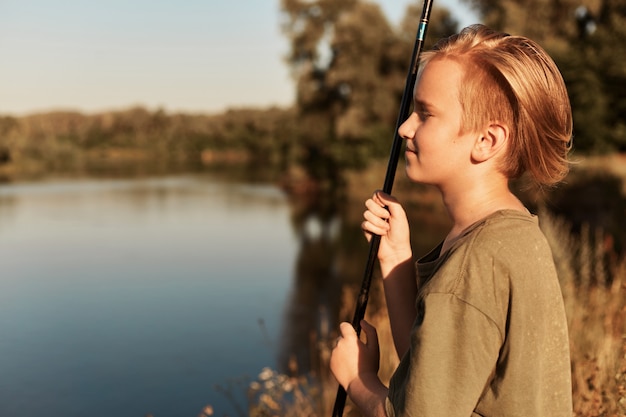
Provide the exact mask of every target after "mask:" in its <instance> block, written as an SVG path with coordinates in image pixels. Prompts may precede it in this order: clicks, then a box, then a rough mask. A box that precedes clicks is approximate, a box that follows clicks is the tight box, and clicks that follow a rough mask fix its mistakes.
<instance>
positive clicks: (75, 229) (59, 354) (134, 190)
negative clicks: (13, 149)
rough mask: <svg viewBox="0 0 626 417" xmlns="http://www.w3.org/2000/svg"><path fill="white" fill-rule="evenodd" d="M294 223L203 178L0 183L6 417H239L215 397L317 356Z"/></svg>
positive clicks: (0, 389)
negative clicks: (309, 335) (209, 415)
mask: <svg viewBox="0 0 626 417" xmlns="http://www.w3.org/2000/svg"><path fill="white" fill-rule="evenodd" d="M292 217H293V213H292V212H291V209H290V205H289V203H288V201H287V200H286V197H285V196H284V195H283V193H282V192H281V191H280V190H279V189H277V188H275V187H273V186H267V185H247V184H237V183H225V182H221V181H218V180H215V179H213V178H211V177H210V176H206V175H205V176H202V175H180V176H171V177H161V178H149V179H133V180H47V181H39V182H32V183H17V184H3V185H0V264H1V265H2V273H1V275H0V277H1V278H0V280H1V288H2V290H1V292H0V375H1V377H0V415H2V416H11V417H31V416H39V415H51V416H64V417H70V416H117V417H123V416H129V417H130V416H145V415H147V414H151V415H153V416H155V417H166V416H197V415H198V414H199V413H200V411H201V410H202V409H203V408H204V406H206V405H207V404H211V405H212V406H213V407H214V409H215V414H216V415H224V414H230V415H233V414H234V411H233V407H232V405H231V404H230V403H229V401H228V399H227V398H226V397H225V395H224V394H223V393H220V392H218V391H217V390H215V388H214V387H215V385H216V384H220V385H222V386H229V384H231V383H232V382H233V381H236V380H238V379H245V378H247V377H248V378H255V377H256V375H257V374H258V373H259V372H260V371H261V370H262V368H263V367H266V366H269V367H272V368H281V367H282V365H281V363H282V361H284V358H285V356H287V355H289V353H290V352H291V351H297V350H298V346H302V344H304V345H306V344H307V343H308V341H306V340H305V341H300V340H299V336H298V335H293V332H292V331H291V330H290V329H293V328H298V327H301V326H298V324H297V323H295V324H294V323H293V322H290V320H292V319H293V317H294V314H293V309H294V305H295V304H298V305H300V306H301V304H300V301H299V300H300V298H301V297H302V283H299V284H296V283H295V281H296V279H295V278H294V277H296V273H295V271H296V269H297V262H298V260H297V259H298V254H299V253H300V251H301V241H302V237H301V236H300V232H296V230H295V229H294V224H293V218H292ZM309 226H311V225H309ZM314 226H315V225H313V227H312V229H315V227H314ZM309 228H310V229H311V227H309ZM297 286H300V289H298V288H296V287H297ZM305 288H306V286H305ZM331 298H332V297H331ZM314 301H315V302H318V301H319V300H317V299H315V300H314ZM330 301H332V300H326V302H330ZM322 302H324V301H323V300H322ZM305 304H306V303H305ZM312 310H313V311H308V312H306V311H305V312H304V313H302V312H300V313H298V314H301V315H302V314H305V315H307V316H309V319H308V320H309V322H316V321H318V317H317V315H318V314H319V311H318V310H316V309H312ZM290 311H291V313H290ZM296 316H297V315H296ZM290 317H291V319H290ZM307 326H308V325H307ZM296 353H297V352H296ZM234 395H235V397H236V398H243V395H242V393H241V392H239V393H238V392H234ZM243 406H244V407H245V404H243Z"/></svg>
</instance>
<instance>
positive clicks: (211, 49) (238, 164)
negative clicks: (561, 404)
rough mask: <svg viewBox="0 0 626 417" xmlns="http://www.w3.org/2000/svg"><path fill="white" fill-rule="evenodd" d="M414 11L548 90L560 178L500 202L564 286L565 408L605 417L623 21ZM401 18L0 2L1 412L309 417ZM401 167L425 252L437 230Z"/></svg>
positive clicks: (356, 2)
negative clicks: (496, 51)
mask: <svg viewBox="0 0 626 417" xmlns="http://www.w3.org/2000/svg"><path fill="white" fill-rule="evenodd" d="M434 4H435V9H434V11H433V13H432V16H431V22H430V25H429V28H428V37H427V47H428V46H430V45H432V44H433V43H434V42H435V41H436V40H437V39H439V38H440V37H443V36H447V35H450V34H452V33H455V32H457V31H458V30H460V29H461V28H462V27H464V26H467V25H469V24H472V23H479V22H482V23H485V24H487V25H489V26H491V27H493V28H496V29H500V30H504V31H507V32H509V33H512V34H521V35H525V36H529V37H531V38H533V39H535V40H536V41H538V42H539V43H540V44H541V45H542V46H543V47H544V48H545V49H546V50H547V51H548V52H549V53H550V54H551V56H552V57H553V58H554V59H555V61H556V62H557V65H558V66H559V68H560V69H561V71H562V73H563V76H564V79H565V82H566V84H567V87H568V91H569V94H570V100H571V102H572V108H573V112H574V148H573V154H572V156H573V159H574V160H575V161H576V164H575V165H574V166H573V169H572V172H571V174H570V176H569V177H568V178H567V180H566V181H565V183H564V184H563V185H562V186H560V187H559V188H557V189H555V190H532V189H528V188H526V187H524V186H523V185H524V184H514V185H513V186H514V187H515V191H516V192H517V193H518V195H519V196H520V198H522V199H523V200H524V202H525V203H526V204H527V205H528V206H529V207H530V208H531V209H532V210H533V211H535V212H538V213H541V215H542V219H545V221H544V222H543V223H542V224H543V227H544V231H545V233H546V235H548V238H549V239H550V241H551V244H552V246H553V251H554V254H555V260H556V261H557V266H558V267H559V271H560V276H561V280H562V287H563V292H564V296H565V298H566V305H567V306H568V319H569V321H570V336H571V340H572V370H573V380H574V387H573V389H574V394H575V395H574V398H575V404H574V406H575V411H576V415H579V416H583V415H585V416H586V415H623V414H619V413H625V414H626V398H625V395H626V394H625V392H624V388H623V387H624V386H625V385H626V376H625V375H626V359H625V356H624V355H625V354H626V351H625V349H626V344H624V341H625V340H626V333H625V330H624V319H623V317H624V316H625V315H626V310H625V308H626V307H625V306H626V296H625V292H626V291H625V287H624V285H625V283H626V264H625V261H624V245H625V244H626V225H625V221H624V218H625V216H626V197H625V195H626V185H625V184H624V178H625V177H626V117H625V115H626V2H624V1H623V0H587V1H584V0H561V1H556V0H531V1H522V0H519V1H518V0H512V1H508V2H500V1H493V0H440V1H437V0H435V3H434ZM421 7H422V3H421V2H413V1H406V0H381V1H365V0H280V1H278V0H274V1H267V0H237V1H219V0H214V1H200V0H181V1H177V2H173V1H164V0H157V1H150V2H148V1H145V0H137V1H133V2H128V1H126V2H123V1H119V0H111V1H108V2H96V1H91V0H88V1H74V0H60V1H56V2H48V1H44V0H27V1H17V0H3V1H1V2H0V56H1V63H0V265H2V267H3V270H2V272H1V273H0V285H1V290H0V335H1V336H0V375H2V377H0V415H3V416H4V415H6V416H15V417H20V416H35V415H41V414H44V413H45V414H48V415H54V416H79V415H80V416H83V415H93V416H111V415H115V416H144V415H153V416H183V415H199V414H200V415H211V414H214V415H269V414H270V413H271V414H272V415H276V414H280V415H301V414H307V415H324V414H328V408H329V407H330V406H332V401H333V400H334V390H335V389H336V384H335V383H334V381H333V380H332V377H330V376H329V375H328V369H327V363H326V361H327V359H328V343H329V341H331V340H333V339H334V337H336V335H335V332H336V327H337V323H338V322H339V321H340V320H346V319H348V320H349V319H350V318H351V315H352V309H353V306H354V296H355V295H356V292H357V289H358V287H359V285H360V280H361V274H362V273H363V268H364V266H365V261H366V256H367V244H366V242H365V241H364V239H363V237H362V235H361V232H360V228H359V224H360V218H361V213H362V204H363V201H364V200H365V199H366V198H367V196H369V195H370V193H371V192H372V191H373V190H374V189H377V188H380V187H381V186H382V181H383V179H384V173H385V167H386V162H387V155H388V151H389V147H390V145H391V140H392V138H393V130H394V125H395V122H396V117H397V112H398V108H399V103H400V98H401V96H402V92H403V89H404V83H405V77H406V72H407V67H408V63H409V62H408V61H409V58H410V52H411V49H412V46H413V42H414V39H415V32H416V29H417V24H418V21H419V16H420V14H421ZM399 170H400V172H399V175H398V176H397V177H396V178H397V179H396V185H395V187H394V190H395V191H394V192H395V193H396V194H397V195H398V197H399V198H401V200H402V201H403V202H404V203H405V206H406V207H407V208H408V209H409V212H410V216H411V219H410V220H411V224H412V227H413V230H414V231H416V232H415V233H414V236H413V239H414V242H413V243H414V252H415V253H416V254H420V253H425V252H426V251H428V250H429V249H430V248H431V247H432V246H434V245H435V244H436V243H437V242H438V241H439V240H440V239H441V238H442V237H443V236H445V233H446V228H447V227H448V225H449V224H448V220H447V218H446V215H445V212H444V211H443V208H442V205H441V202H440V200H439V197H438V195H437V193H436V192H435V191H434V190H432V189H430V188H428V187H423V186H418V185H415V184H409V183H408V182H407V181H406V179H404V177H403V175H402V170H403V166H402V163H401V164H400V168H399ZM383 307H384V302H383V301H382V299H381V297H380V289H379V288H378V287H376V286H375V288H374V289H373V297H372V301H371V302H370V307H369V309H370V310H369V313H368V314H370V315H372V320H373V321H375V322H376V321H378V322H379V329H382V333H383V334H384V326H386V321H385V317H384V308H383ZM383 353H384V352H383ZM393 366H394V360H393V359H389V361H388V363H384V364H383V370H382V371H381V372H382V373H383V374H384V375H387V376H388V374H389V373H390V371H391V370H392V369H393ZM347 411H348V413H350V412H352V411H351V410H350V405H348V410H347Z"/></svg>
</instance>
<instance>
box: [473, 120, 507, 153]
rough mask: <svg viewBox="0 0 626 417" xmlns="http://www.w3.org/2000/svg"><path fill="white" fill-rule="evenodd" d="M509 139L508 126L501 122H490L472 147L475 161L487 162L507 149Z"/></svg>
mask: <svg viewBox="0 0 626 417" xmlns="http://www.w3.org/2000/svg"><path fill="white" fill-rule="evenodd" d="M508 141H509V128H508V126H506V125H504V124H502V123H499V122H492V123H490V124H489V125H488V126H487V127H486V128H485V129H484V130H483V131H482V132H479V135H478V136H477V137H476V142H475V143H474V147H473V148H472V160H474V161H475V162H485V161H487V160H489V159H491V158H493V157H494V156H495V155H497V154H498V153H500V152H502V151H504V150H505V149H506V145H507V143H508Z"/></svg>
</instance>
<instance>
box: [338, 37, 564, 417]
mask: <svg viewBox="0 0 626 417" xmlns="http://www.w3.org/2000/svg"><path fill="white" fill-rule="evenodd" d="M399 133H400V135H401V136H402V137H403V138H405V139H406V140H407V144H406V152H405V157H406V173H407V176H408V177H409V179H411V180H412V181H416V182H421V183H426V184H432V185H434V186H436V187H437V188H438V189H439V190H440V192H441V195H442V198H443V202H444V205H445V207H446V210H447V212H448V214H449V215H450V218H451V220H452V224H453V226H452V228H451V230H450V232H449V233H448V235H447V236H446V238H445V239H444V240H443V241H442V242H441V243H440V244H439V245H438V246H437V247H436V248H435V249H433V250H432V251H431V252H430V253H429V254H427V255H426V256H424V257H422V258H421V259H419V260H418V261H417V263H416V264H415V263H414V262H413V260H412V257H413V254H412V251H411V247H410V241H409V225H408V221H407V218H406V214H405V212H404V210H403V208H402V206H401V205H400V204H399V203H398V201H397V200H396V199H395V198H393V197H391V196H389V195H386V194H384V193H382V192H376V193H375V194H374V196H373V197H372V198H370V199H369V200H367V202H366V207H367V210H366V212H365V213H364V218H365V221H364V222H363V224H362V228H363V230H364V231H365V233H366V235H367V236H368V237H369V236H371V234H378V235H380V236H381V244H380V249H379V252H378V259H379V262H380V267H381V272H382V275H383V279H384V281H383V282H384V289H385V297H386V299H387V306H388V310H389V319H390V323H391V330H392V334H393V338H394V345H395V348H396V352H397V353H398V355H399V357H400V358H401V361H400V364H399V366H398V368H397V369H396V371H395V373H394V375H393V377H392V379H391V381H390V385H389V388H387V387H385V386H384V385H383V384H382V382H381V381H380V379H379V378H378V376H377V372H378V360H379V350H378V340H377V336H376V330H375V329H374V328H373V327H372V326H371V325H370V324H368V323H367V322H366V321H363V323H362V328H363V330H364V332H365V336H366V341H365V342H362V341H360V340H359V339H358V338H357V337H356V334H355V332H354V329H353V328H352V326H351V325H350V324H348V323H342V324H341V326H340V332H341V337H340V338H339V340H338V343H337V346H336V348H335V349H334V350H333V353H332V356H331V370H332V372H333V374H334V375H335V377H336V379H337V380H338V382H339V383H340V384H341V385H342V386H343V387H344V388H345V389H346V391H347V393H348V395H349V396H350V398H351V399H352V400H353V402H354V403H355V404H356V405H357V406H358V407H359V408H360V409H361V411H362V412H363V413H364V415H372V416H390V417H392V416H397V417H400V416H445V417H454V416H465V417H469V416H524V417H530V416H567V417H570V416H571V415H572V399H571V379H570V361H569V343H568V335H567V321H566V317H565V311H564V307H563V300H562V295H561V292H560V287H559V282H558V279H557V276H556V271H555V267H554V263H553V260H552V255H551V251H550V248H549V246H548V244H547V242H546V240H545V237H544V236H543V234H542V233H541V231H540V229H539V227H538V223H537V218H536V217H535V216H533V215H532V214H530V213H529V212H528V210H527V209H526V208H525V207H524V205H523V204H522V203H521V202H520V201H519V200H518V199H517V198H516V197H515V195H513V194H512V193H511V191H510V190H509V186H508V185H509V180H511V179H513V178H517V177H519V176H520V175H522V174H524V173H527V174H528V175H529V176H530V178H531V179H533V180H534V181H535V182H536V183H537V184H539V185H552V184H555V183H557V182H558V181H560V180H561V179H562V178H563V177H564V176H565V175H566V174H567V171H568V162H567V154H568V152H569V149H570V145H571V134H572V116H571V109H570V104H569V99H568V96H567V92H566V89H565V85H564V82H563V79H562V77H561V74H560V73H559V71H558V69H557V67H556V65H555V64H554V62H553V61H552V59H550V57H549V56H548V55H547V54H546V53H545V51H544V50H543V49H542V48H541V47H540V46H539V45H537V44H536V43H534V42H533V41H531V40H529V39H527V38H524V37H519V36H509V35H507V34H504V33H500V32H495V31H492V30H490V29H488V28H486V27H485V26H482V25H474V26H470V27H468V28H466V29H464V30H463V31H461V32H460V33H459V34H458V35H454V36H452V37H450V38H447V39H443V40H442V41H440V42H439V43H438V44H437V45H436V46H435V48H434V50H433V51H430V52H427V53H424V54H423V56H422V66H421V70H420V74H419V77H418V81H417V84H416V87H415V97H414V111H413V113H412V114H411V115H410V116H409V118H408V119H407V121H406V122H405V123H404V124H403V125H402V126H401V127H400V129H399Z"/></svg>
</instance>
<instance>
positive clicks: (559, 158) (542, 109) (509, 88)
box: [421, 25, 572, 185]
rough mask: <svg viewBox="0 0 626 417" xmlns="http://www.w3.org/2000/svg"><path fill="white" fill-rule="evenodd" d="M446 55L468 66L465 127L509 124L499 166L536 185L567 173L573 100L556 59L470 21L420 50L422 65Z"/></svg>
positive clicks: (519, 38)
mask: <svg viewBox="0 0 626 417" xmlns="http://www.w3.org/2000/svg"><path fill="white" fill-rule="evenodd" d="M442 58H447V59H453V60H455V61H456V62H458V63H460V64H461V65H462V66H463V68H464V76H463V79H462V81H461V85H460V86H459V91H460V92H459V101H460V103H461V106H462V108H463V119H462V130H463V131H479V130H480V129H481V128H483V127H484V126H485V125H487V124H489V123H491V122H496V121H497V122H501V123H504V124H506V125H507V126H508V127H509V132H510V141H509V146H508V153H507V155H506V156H505V157H504V158H502V160H501V165H500V169H501V170H502V172H504V174H505V175H507V177H508V178H517V177H520V176H521V175H522V174H524V173H525V172H528V173H529V174H530V175H531V177H532V179H533V180H534V181H535V182H536V183H537V184H539V185H552V184H555V183H557V182H559V181H561V180H562V179H563V178H564V177H565V175H567V172H568V170H569V163H568V160H567V155H568V153H569V150H570V148H571V143H572V142H571V138H572V112H571V107H570V102H569V98H568V95H567V90H566V88H565V83H564V81H563V77H562V76H561V73H560V72H559V70H558V68H557V66H556V64H555V63H554V61H553V60H552V59H551V58H550V56H549V55H548V54H547V53H546V52H545V51H544V50H543V49H542V48H541V47H540V46H539V45H538V44H537V43H535V42H534V41H532V40H530V39H528V38H526V37H522V36H511V35H509V34H506V33H502V32H497V31H494V30H491V29H489V28H487V27H486V26H483V25H472V26H469V27H467V28H465V29H463V30H462V31H461V32H460V33H458V34H456V35H453V36H451V37H449V38H445V39H442V40H440V41H439V42H438V43H437V44H436V45H435V47H434V48H433V50H432V51H428V52H425V53H424V54H422V59H421V63H422V68H423V66H424V65H426V64H427V63H428V62H430V61H432V60H434V59H442Z"/></svg>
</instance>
